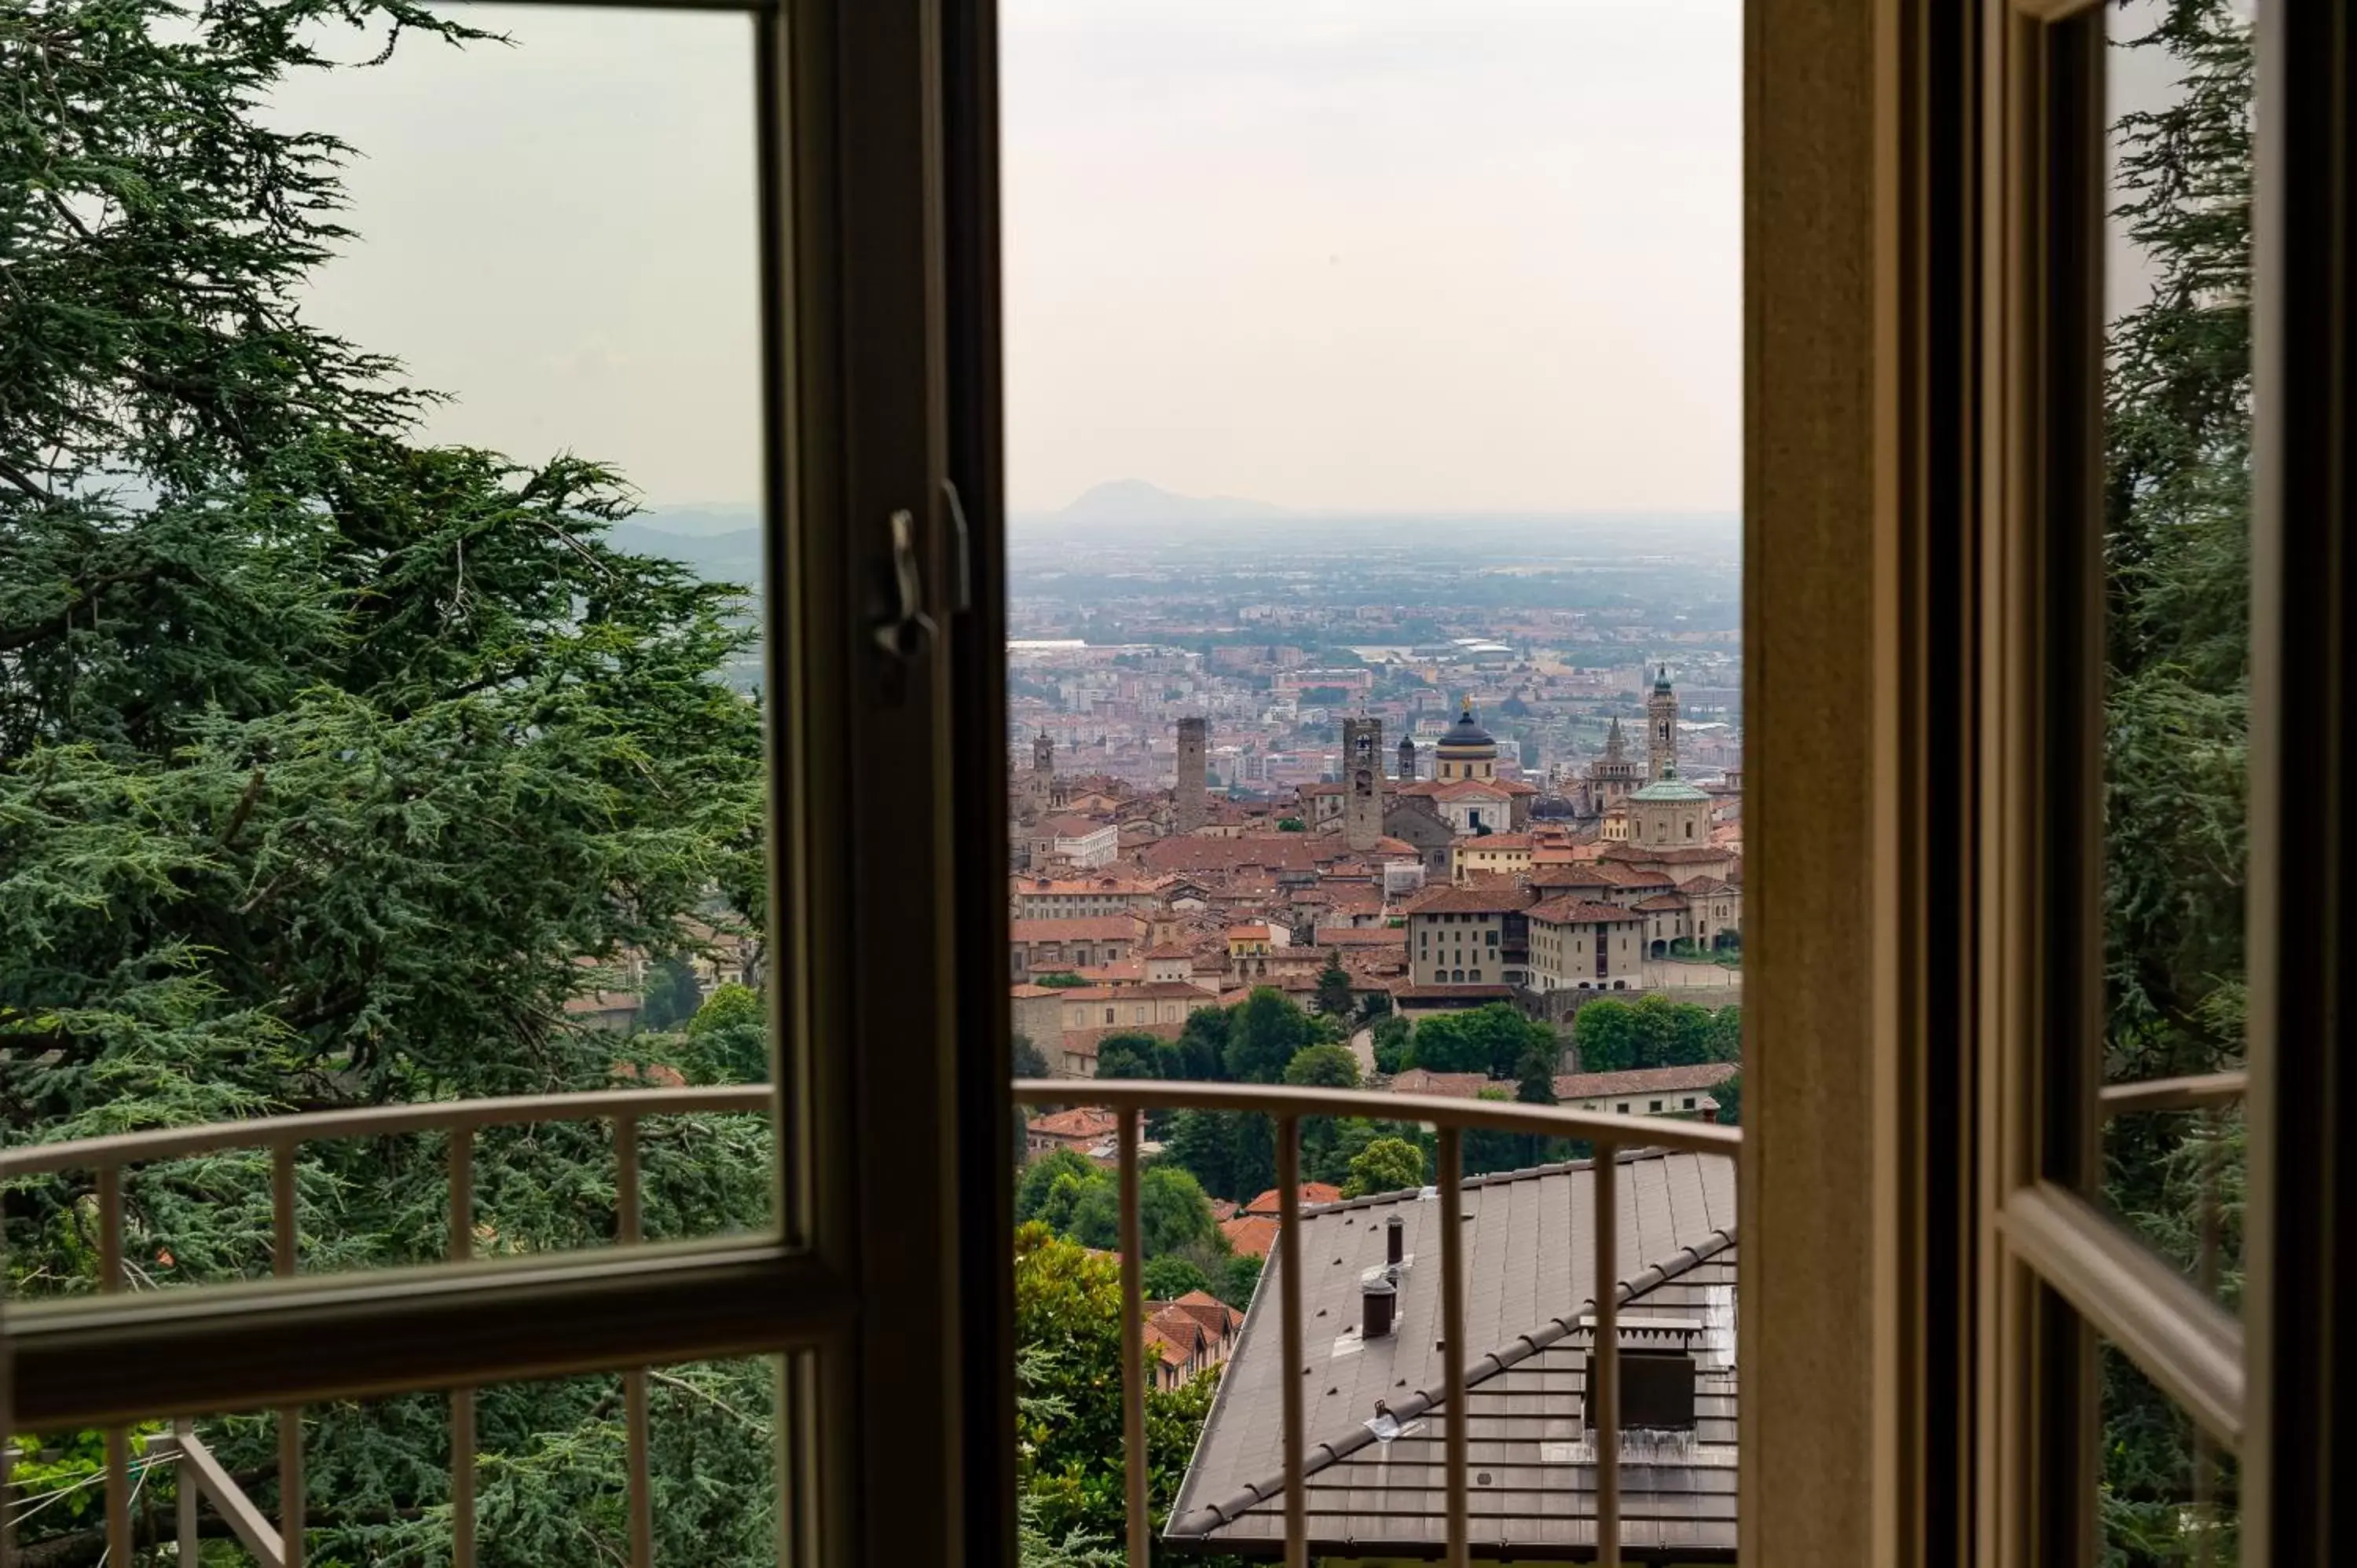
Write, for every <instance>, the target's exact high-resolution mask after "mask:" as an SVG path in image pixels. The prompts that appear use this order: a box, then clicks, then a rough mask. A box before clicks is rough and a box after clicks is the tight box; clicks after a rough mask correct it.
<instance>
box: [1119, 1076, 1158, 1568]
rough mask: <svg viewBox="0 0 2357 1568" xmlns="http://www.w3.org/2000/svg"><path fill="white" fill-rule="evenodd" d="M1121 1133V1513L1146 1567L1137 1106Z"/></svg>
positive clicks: (1134, 1559) (1133, 1553)
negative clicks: (1122, 1506) (1122, 1498)
mask: <svg viewBox="0 0 2357 1568" xmlns="http://www.w3.org/2000/svg"><path fill="white" fill-rule="evenodd" d="M1120 1138H1121V1144H1120V1156H1121V1157H1120V1161H1119V1169H1118V1175H1119V1176H1120V1185H1121V1242H1120V1245H1121V1455H1122V1482H1123V1492H1124V1496H1125V1498H1126V1505H1125V1508H1124V1509H1123V1512H1124V1515H1125V1520H1126V1522H1127V1525H1128V1529H1129V1568H1146V1562H1147V1560H1148V1557H1149V1555H1150V1554H1151V1552H1152V1540H1153V1534H1152V1526H1151V1521H1150V1520H1149V1519H1148V1517H1147V1514H1146V1481H1147V1479H1148V1477H1147V1475H1146V1264H1145V1261H1144V1260H1145V1251H1146V1243H1145V1239H1144V1237H1143V1236H1142V1235H1141V1234H1140V1231H1141V1230H1142V1227H1141V1226H1140V1225H1139V1223H1138V1217H1137V1112H1135V1111H1124V1112H1122V1113H1121V1120H1120Z"/></svg>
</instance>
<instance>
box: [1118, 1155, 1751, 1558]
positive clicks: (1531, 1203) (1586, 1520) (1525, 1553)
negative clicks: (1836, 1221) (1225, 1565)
mask: <svg viewBox="0 0 2357 1568" xmlns="http://www.w3.org/2000/svg"><path fill="white" fill-rule="evenodd" d="M1594 1179H1595V1176H1594V1173H1593V1171H1592V1170H1591V1168H1590V1167H1589V1166H1588V1165H1587V1163H1585V1162H1581V1163H1578V1164H1575V1165H1554V1166H1544V1167H1541V1168H1538V1169H1535V1170H1529V1171H1516V1172H1510V1173H1506V1174H1503V1175H1500V1176H1489V1177H1482V1178H1477V1179H1474V1180H1469V1181H1468V1182H1467V1183H1466V1184H1465V1187H1464V1208H1463V1219H1462V1220H1461V1221H1459V1223H1460V1224H1461V1225H1462V1226H1463V1230H1462V1231H1461V1234H1462V1235H1463V1237H1464V1240H1465V1241H1466V1243H1467V1245H1466V1249H1465V1252H1466V1259H1467V1265H1466V1285H1467V1289H1466V1304H1465V1311H1466V1328H1467V1333H1468V1344H1469V1354H1468V1358H1467V1359H1468V1368H1467V1384H1468V1388H1467V1409H1466V1419H1467V1421H1468V1423H1469V1425H1468V1430H1467V1441H1468V1445H1469V1460H1470V1468H1471V1470H1472V1472H1473V1473H1472V1475H1471V1476H1469V1477H1468V1479H1469V1482H1470V1483H1471V1484H1470V1485H1469V1488H1468V1501H1469V1509H1470V1515H1471V1523H1472V1546H1473V1552H1474V1555H1475V1556H1476V1557H1477V1558H1493V1559H1499V1558H1510V1557H1511V1558H1514V1559H1564V1558H1578V1559H1586V1558H1588V1557H1590V1556H1592V1554H1593V1552H1594V1549H1595V1539H1594V1538H1595V1514H1594V1485H1595V1466H1594V1462H1593V1458H1592V1451H1591V1450H1589V1449H1588V1447H1587V1434H1586V1433H1585V1432H1583V1430H1582V1427H1581V1421H1580V1404H1581V1387H1580V1385H1581V1381H1582V1380H1583V1378H1584V1376H1585V1365H1586V1357H1587V1347H1588V1342H1589V1336H1590V1331H1589V1330H1587V1328H1585V1327H1583V1326H1581V1319H1582V1318H1583V1317H1584V1316H1586V1315H1587V1312H1588V1310H1589V1307H1590V1305H1591V1303H1592V1300H1593V1296H1594V1291H1595V1283H1594V1281H1595V1273H1596V1271H1595V1266H1594V1255H1593V1248H1592V1245H1591V1241H1590V1237H1591V1230H1590V1226H1589V1216H1590V1214H1591V1212H1592V1208H1593V1197H1592V1193H1593V1187H1592V1185H1591V1184H1592V1183H1593V1182H1594ZM1394 1214H1396V1215H1398V1216H1400V1217H1401V1219H1403V1220H1404V1221H1405V1226H1406V1232H1405V1242H1406V1248H1405V1250H1406V1252H1407V1254H1408V1265H1407V1268H1406V1270H1405V1274H1404V1277H1403V1278H1402V1280H1401V1283H1400V1287H1399V1327H1398V1329H1397V1331H1395V1332H1394V1334H1392V1335H1391V1336H1389V1337H1384V1338H1381V1339H1377V1340H1375V1341H1372V1343H1370V1342H1366V1341H1364V1340H1362V1339H1361V1337H1360V1335H1359V1332H1358V1326H1359V1322H1360V1300H1359V1285H1360V1281H1361V1277H1362V1275H1364V1274H1365V1273H1367V1272H1369V1271H1370V1270H1372V1269H1373V1268H1375V1267H1377V1266H1379V1265H1380V1264H1381V1262H1382V1261H1383V1231H1384V1221H1385V1220H1386V1219H1388V1218H1389V1217H1390V1216H1392V1215H1394ZM1442 1223H1443V1220H1442V1217H1441V1214H1440V1207H1439V1202H1438V1199H1437V1196H1436V1195H1434V1194H1433V1192H1432V1191H1431V1190H1430V1189H1428V1188H1427V1189H1426V1190H1425V1191H1423V1192H1412V1193H1395V1194H1390V1195H1387V1196H1384V1197H1373V1198H1361V1199H1356V1200H1353V1201H1351V1202H1348V1203H1343V1204H1339V1205H1336V1206H1335V1207H1333V1208H1322V1209H1319V1210H1317V1211H1316V1212H1314V1213H1310V1214H1305V1215H1304V1216H1303V1218H1302V1222H1301V1236H1300V1241H1301V1249H1300V1261H1301V1264H1302V1276H1303V1277H1302V1282H1301V1284H1302V1310H1303V1313H1304V1315H1305V1316H1304V1347H1303V1348H1304V1351H1305V1360H1306V1364H1307V1367H1308V1374H1309V1375H1308V1378H1306V1379H1305V1383H1306V1385H1307V1389H1306V1392H1307V1395H1308V1397H1307V1399H1306V1400H1305V1404H1306V1406H1307V1411H1308V1433H1307V1434H1306V1435H1307V1441H1306V1444H1305V1450H1306V1457H1307V1477H1306V1493H1307V1496H1306V1498H1305V1500H1306V1502H1307V1504H1308V1527H1309V1552H1310V1555H1311V1556H1313V1557H1316V1556H1320V1555H1337V1556H1346V1557H1352V1558H1376V1557H1384V1556H1415V1557H1429V1556H1435V1555H1437V1554H1438V1552H1439V1551H1440V1549H1441V1548H1442V1546H1443V1545H1444V1544H1445V1542H1446V1541H1447V1535H1448V1521H1447V1511H1446V1510H1447V1502H1446V1494H1445V1492H1444V1490H1443V1488H1442V1482H1443V1480H1444V1469H1443V1466H1445V1463H1446V1457H1445V1456H1446V1453H1447V1449H1446V1446H1445V1445H1446V1443H1447V1435H1448V1421H1449V1419H1450V1418H1451V1413H1452V1412H1449V1410H1448V1408H1447V1405H1446V1402H1445V1400H1444V1398H1443V1395H1442V1386H1443V1383H1444V1381H1445V1376H1446V1374H1445V1371H1444V1363H1443V1359H1442V1358H1443V1354H1444V1352H1443V1349H1442V1348H1441V1347H1440V1346H1439V1344H1438V1343H1437V1341H1438V1340H1439V1337H1440V1335H1439V1326H1440V1271H1439V1269H1438V1268H1437V1266H1436V1265H1437V1262H1438V1261H1439V1257H1440V1243H1439V1239H1438V1227H1439V1226H1440V1225H1441V1224H1442ZM1283 1266H1284V1264H1283V1262H1282V1260H1281V1257H1280V1256H1279V1255H1278V1254H1275V1253H1272V1254H1271V1257H1270V1262H1269V1266H1268V1269H1267V1272H1266V1273H1265V1274H1264V1275H1263V1277H1262V1283H1261V1285H1260V1288H1259V1289H1258V1290H1257V1291H1256V1292H1255V1293H1254V1298H1253V1304H1252V1310H1251V1312H1250V1313H1249V1314H1248V1315H1247V1316H1246V1318H1245V1322H1244V1328H1243V1335H1242V1336H1241V1337H1240V1338H1239V1339H1238V1341H1237V1343H1236V1346H1235V1348H1234V1351H1233V1353H1232V1357H1231V1359H1230V1360H1229V1364H1228V1367H1227V1369H1226V1371H1225V1372H1224V1374H1223V1375H1222V1380H1221V1384H1220V1390H1219V1393H1218V1396H1217V1399H1216V1401H1215V1402H1214V1403H1213V1405H1212V1409H1211V1417H1210V1419H1209V1421H1208V1422H1207V1423H1205V1425H1204V1429H1203V1435H1202V1438H1201V1441H1200V1443H1199V1444H1197V1447H1196V1451H1195V1455H1194V1459H1193V1462H1192V1463H1191V1464H1190V1465H1189V1467H1188V1471H1187V1477H1186V1479H1185V1481H1184V1482H1183V1483H1182V1485H1181V1487H1180V1489H1179V1498H1178V1501H1177V1505H1176V1507H1175V1508H1174V1509H1172V1514H1171V1522H1170V1524H1169V1526H1168V1530H1167V1532H1166V1535H1165V1540H1166V1541H1168V1543H1169V1544H1171V1545H1173V1546H1177V1547H1182V1548H1189V1549H1193V1550H1198V1551H1208V1552H1242V1553H1247V1554H1252V1555H1275V1554H1276V1553H1277V1552H1281V1551H1282V1549H1283V1542H1284V1537H1285V1499H1284V1469H1285V1463H1284V1442H1283V1432H1282V1419H1283V1415H1282V1405H1283V1396H1282V1390H1281V1387H1280V1385H1281V1383H1282V1381H1283V1376H1284V1374H1283V1369H1282V1366H1281V1362H1282V1359H1283V1354H1284V1352H1283V1348H1282V1337H1283V1336H1282V1332H1281V1328H1280V1326H1279V1325H1277V1324H1276V1323H1275V1322H1273V1321H1271V1320H1272V1319H1273V1318H1275V1316H1276V1313H1277V1310H1278V1306H1277V1304H1278V1303H1279V1302H1280V1301H1281V1300H1282V1292H1281V1288H1280V1285H1279V1284H1278V1283H1272V1281H1271V1280H1270V1278H1269V1276H1270V1275H1273V1274H1275V1273H1277V1272H1278V1271H1279V1270H1280V1269H1282V1268H1283ZM1611 1275H1612V1277H1614V1278H1615V1279H1616V1280H1617V1281H1618V1282H1619V1294H1620V1296H1621V1299H1622V1300H1623V1302H1624V1303H1625V1304H1628V1305H1627V1306H1626V1308H1625V1310H1629V1311H1632V1312H1636V1313H1641V1314H1659V1315H1665V1316H1680V1317H1686V1318H1691V1319H1694V1320H1696V1321H1698V1322H1699V1323H1701V1324H1702V1325H1703V1326H1704V1331H1703V1334H1702V1336H1701V1338H1700V1339H1699V1341H1698V1344H1699V1345H1700V1346H1701V1347H1702V1348H1701V1350H1700V1351H1699V1353H1698V1357H1697V1359H1698V1361H1699V1364H1700V1370H1699V1373H1698V1379H1697V1386H1696V1407H1697V1415H1698V1418H1699V1424H1698V1426H1697V1429H1696V1431H1695V1434H1693V1436H1692V1437H1691V1438H1690V1439H1689V1438H1684V1437H1663V1438H1661V1439H1659V1440H1649V1438H1648V1435H1647V1434H1628V1435H1627V1438H1626V1440H1625V1442H1624V1451H1623V1456H1622V1466H1621V1540H1622V1545H1623V1549H1624V1551H1625V1552H1629V1553H1630V1554H1631V1555H1634V1556H1645V1557H1652V1558H1655V1559H1665V1560H1671V1561H1678V1562H1701V1561H1731V1560H1732V1558H1733V1556H1734V1552H1735V1545H1736V1528H1735V1501H1736V1498H1735V1483H1736V1470H1735V1418H1736V1381H1735V1364H1734V1347H1735V1341H1734V1286H1735V1170H1734V1165H1733V1162H1732V1161H1730V1160H1728V1159H1727V1158H1725V1157H1724V1156H1720V1155H1690V1154H1672V1153H1663V1152H1651V1153H1641V1154H1635V1155H1624V1156H1622V1160H1621V1167H1620V1256H1619V1258H1618V1259H1617V1260H1616V1261H1615V1265H1614V1267H1613V1269H1612V1271H1611ZM1378 1400H1381V1401H1383V1402H1384V1404H1385V1406H1386V1407H1387V1410H1388V1411H1389V1412H1390V1414H1391V1416H1392V1417H1393V1418H1394V1420H1393V1421H1392V1422H1391V1423H1383V1422H1381V1421H1380V1420H1379V1419H1378V1418H1377V1417H1376V1413H1375V1402H1376V1401H1378ZM1379 1426H1384V1427H1388V1428H1389V1430H1390V1431H1391V1433H1392V1435H1390V1436H1388V1437H1386V1436H1383V1435H1380V1434H1379V1432H1378V1430H1377V1428H1378V1427H1379Z"/></svg>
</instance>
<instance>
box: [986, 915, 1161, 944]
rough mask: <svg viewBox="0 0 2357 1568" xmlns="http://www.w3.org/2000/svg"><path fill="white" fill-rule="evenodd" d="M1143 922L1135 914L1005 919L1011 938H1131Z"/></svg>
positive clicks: (1138, 931)
mask: <svg viewBox="0 0 2357 1568" xmlns="http://www.w3.org/2000/svg"><path fill="white" fill-rule="evenodd" d="M1145 929H1146V924H1145V922H1144V921H1142V920H1140V919H1139V918H1137V917H1136V916H1135V915H1090V916H1084V917H1082V918H1079V919H1062V920H1059V919H1043V920H1009V921H1008V922H1007V923H1006V940H1009V941H1014V942H1098V941H1115V942H1119V941H1135V940H1137V939H1138V937H1139V936H1140V935H1142V934H1143V933H1144V931H1145Z"/></svg>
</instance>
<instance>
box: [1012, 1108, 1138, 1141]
mask: <svg viewBox="0 0 2357 1568" xmlns="http://www.w3.org/2000/svg"><path fill="white" fill-rule="evenodd" d="M1023 1125H1024V1126H1025V1127H1026V1128H1027V1129H1028V1130H1029V1131H1031V1132H1033V1133H1038V1134H1039V1136H1041V1137H1043V1138H1070V1139H1072V1140H1074V1141H1076V1142H1087V1143H1093V1142H1094V1141H1095V1140H1097V1139H1099V1138H1102V1137H1103V1136H1105V1135H1106V1134H1107V1133H1112V1132H1114V1130H1115V1129H1116V1128H1118V1127H1119V1126H1120V1125H1121V1118H1120V1117H1118V1116H1116V1115H1114V1113H1113V1112H1110V1111H1102V1110H1099V1109H1097V1108H1096V1107H1094V1106H1090V1105H1078V1106H1074V1107H1073V1108H1072V1109H1071V1110H1070V1111H1051V1112H1049V1113H1048V1114H1047V1115H1045V1116H1034V1117H1033V1118H1031V1120H1030V1121H1028V1122H1025V1123H1024V1124H1023Z"/></svg>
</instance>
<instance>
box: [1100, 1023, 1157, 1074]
mask: <svg viewBox="0 0 2357 1568" xmlns="http://www.w3.org/2000/svg"><path fill="white" fill-rule="evenodd" d="M1166 1046H1169V1047H1172V1050H1173V1054H1174V1055H1175V1054H1176V1046H1175V1044H1174V1042H1171V1041H1168V1040H1163V1039H1158V1038H1157V1037H1156V1036H1152V1035H1149V1034H1146V1033H1143V1032H1138V1033H1134V1034H1120V1035H1107V1036H1105V1037H1104V1038H1103V1039H1102V1040H1100V1041H1098V1042H1097V1076H1098V1077H1099V1078H1116V1079H1118V1078H1163V1077H1166V1076H1168V1075H1167V1074H1165V1073H1164V1072H1163V1070H1162V1062H1161V1054H1162V1050H1163V1047H1166Z"/></svg>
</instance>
